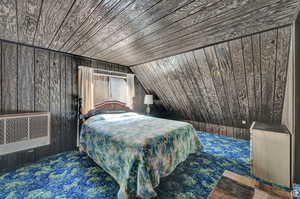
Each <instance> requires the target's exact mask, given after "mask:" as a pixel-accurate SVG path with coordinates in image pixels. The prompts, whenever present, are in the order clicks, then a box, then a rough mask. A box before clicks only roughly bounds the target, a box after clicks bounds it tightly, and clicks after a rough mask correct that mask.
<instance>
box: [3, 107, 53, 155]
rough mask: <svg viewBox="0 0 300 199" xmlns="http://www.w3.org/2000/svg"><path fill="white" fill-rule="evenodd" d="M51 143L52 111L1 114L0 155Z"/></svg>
mask: <svg viewBox="0 0 300 199" xmlns="http://www.w3.org/2000/svg"><path fill="white" fill-rule="evenodd" d="M48 144H50V113H49V112H41V113H24V114H10V115H0V155H4V154H8V153H13V152H17V151H22V150H27V149H32V148H36V147H40V146H44V145H48Z"/></svg>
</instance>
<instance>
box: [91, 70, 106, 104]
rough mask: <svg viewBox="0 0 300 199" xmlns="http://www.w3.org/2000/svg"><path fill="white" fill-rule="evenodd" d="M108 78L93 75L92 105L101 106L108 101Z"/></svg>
mask: <svg viewBox="0 0 300 199" xmlns="http://www.w3.org/2000/svg"><path fill="white" fill-rule="evenodd" d="M108 80H109V78H108V77H106V76H101V75H94V105H95V106H96V105H97V104H101V103H102V102H104V101H106V100H108V99H109V81H108Z"/></svg>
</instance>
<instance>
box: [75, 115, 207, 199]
mask: <svg viewBox="0 0 300 199" xmlns="http://www.w3.org/2000/svg"><path fill="white" fill-rule="evenodd" d="M201 148H202V145H201V144H200V141H199V139H198V137H197V136H196V134H195V130H194V128H193V127H192V125H191V124H189V123H185V122H179V121H173V120H166V119H159V118H155V117H149V116H144V115H139V114H136V113H122V114H102V115H96V116H93V117H91V118H90V119H88V120H87V121H86V122H85V123H84V124H83V125H82V128H81V135H80V149H81V150H83V151H85V152H86V153H87V154H88V156H89V157H90V158H92V159H93V160H94V161H95V162H96V163H97V164H98V165H99V166H100V167H101V168H103V169H104V170H105V171H106V172H108V173H109V174H110V175H111V176H112V177H113V178H114V179H115V180H116V181H117V182H118V184H119V186H120V189H119V192H118V199H135V198H137V197H138V198H145V199H148V198H153V197H155V196H156V193H155V191H154V188H155V187H156V186H157V185H158V184H159V181H160V178H161V177H164V176H167V175H169V174H170V173H171V172H172V171H173V170H174V169H175V168H176V166H177V165H178V164H179V163H181V162H183V161H184V160H186V158H187V157H188V155H189V154H190V153H195V152H196V151H198V150H199V149H201Z"/></svg>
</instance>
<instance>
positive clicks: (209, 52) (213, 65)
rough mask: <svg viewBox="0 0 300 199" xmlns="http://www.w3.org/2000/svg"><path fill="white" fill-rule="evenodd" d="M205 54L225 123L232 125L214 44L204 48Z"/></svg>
mask: <svg viewBox="0 0 300 199" xmlns="http://www.w3.org/2000/svg"><path fill="white" fill-rule="evenodd" d="M204 52H205V56H206V59H207V63H208V67H209V70H210V74H211V77H212V79H213V82H214V86H215V89H216V92H217V95H218V98H219V99H222V100H219V103H220V106H221V109H222V112H223V118H224V124H226V125H227V126H232V119H231V113H230V110H229V105H228V100H227V95H226V93H225V89H224V82H223V79H222V74H221V71H220V67H219V62H218V59H217V56H216V52H215V48H214V46H211V47H207V48H205V49H204Z"/></svg>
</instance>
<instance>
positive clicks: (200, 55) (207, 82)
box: [192, 49, 224, 124]
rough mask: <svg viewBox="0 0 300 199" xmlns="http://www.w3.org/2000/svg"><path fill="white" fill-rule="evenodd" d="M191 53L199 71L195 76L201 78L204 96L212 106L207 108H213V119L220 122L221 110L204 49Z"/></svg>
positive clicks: (217, 122) (221, 120) (221, 121)
mask: <svg viewBox="0 0 300 199" xmlns="http://www.w3.org/2000/svg"><path fill="white" fill-rule="evenodd" d="M192 53H193V56H194V58H195V60H196V63H197V67H198V71H199V73H200V74H199V76H197V77H198V78H202V83H203V85H204V87H205V91H206V95H204V98H205V99H206V100H207V101H208V103H211V106H212V107H208V110H214V113H215V114H214V115H213V116H214V117H213V116H211V117H212V118H214V119H213V121H215V123H216V124H222V123H223V121H224V117H223V112H222V109H221V107H220V103H219V99H218V97H217V92H216V89H215V85H214V82H213V79H212V76H211V73H210V70H209V67H208V63H207V60H206V56H205V53H204V50H203V49H200V50H196V51H194V52H192Z"/></svg>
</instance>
